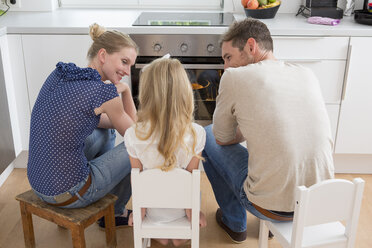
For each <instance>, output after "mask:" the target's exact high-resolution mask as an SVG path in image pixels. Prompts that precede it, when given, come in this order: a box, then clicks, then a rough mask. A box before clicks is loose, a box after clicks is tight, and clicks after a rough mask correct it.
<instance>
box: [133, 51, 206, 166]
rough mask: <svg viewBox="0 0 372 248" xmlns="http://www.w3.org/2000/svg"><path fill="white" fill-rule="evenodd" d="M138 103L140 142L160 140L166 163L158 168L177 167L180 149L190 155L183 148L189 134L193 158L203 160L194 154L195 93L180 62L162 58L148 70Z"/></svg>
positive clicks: (144, 73)
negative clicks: (178, 150) (189, 133)
mask: <svg viewBox="0 0 372 248" xmlns="http://www.w3.org/2000/svg"><path fill="white" fill-rule="evenodd" d="M139 102H140V105H139V110H138V122H137V123H136V126H135V132H136V136H137V137H138V138H139V139H141V140H148V139H149V138H150V137H151V136H152V135H153V136H152V137H153V139H154V138H156V139H159V144H158V151H159V153H160V154H161V155H162V156H163V157H164V163H163V165H160V166H159V167H160V168H161V169H162V170H163V171H168V170H171V169H172V168H174V167H175V163H176V156H175V151H176V150H177V148H178V147H180V146H182V147H184V148H186V150H187V151H188V152H190V150H189V149H188V148H187V147H186V145H185V144H184V136H185V135H186V134H187V133H188V132H191V134H192V136H193V145H192V151H191V152H192V154H193V155H194V156H196V157H198V158H199V159H202V157H200V156H199V155H197V154H195V147H196V138H197V137H196V133H195V130H194V128H193V127H192V122H193V112H194V98H193V92H192V89H191V84H190V81H189V79H188V77H187V74H186V71H185V70H184V69H183V67H182V65H181V63H180V62H179V61H178V60H176V59H168V58H160V59H156V60H154V61H153V62H152V63H151V64H150V65H149V66H147V67H146V69H145V70H144V71H143V73H142V74H141V77H140V85H139ZM144 124H145V125H144ZM144 126H146V127H148V128H146V129H145V131H144V130H143V129H142V128H141V127H144ZM152 141H153V140H152ZM152 141H151V142H152Z"/></svg>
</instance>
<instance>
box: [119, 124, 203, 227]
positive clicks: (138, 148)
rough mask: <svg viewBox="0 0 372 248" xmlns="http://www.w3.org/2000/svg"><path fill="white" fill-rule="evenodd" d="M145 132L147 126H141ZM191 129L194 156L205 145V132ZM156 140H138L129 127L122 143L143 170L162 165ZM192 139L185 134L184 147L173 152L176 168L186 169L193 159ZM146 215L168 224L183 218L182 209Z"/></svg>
mask: <svg viewBox="0 0 372 248" xmlns="http://www.w3.org/2000/svg"><path fill="white" fill-rule="evenodd" d="M142 127H143V129H144V130H147V128H148V125H143V126H142ZM192 127H193V128H194V130H195V133H196V145H195V154H199V153H200V152H202V151H203V149H204V145H205V130H204V128H203V127H202V126H200V125H198V124H196V123H193V124H192ZM158 140H159V139H158V138H156V136H155V138H154V135H152V136H151V137H150V138H149V139H148V140H140V139H139V138H138V137H137V136H136V134H135V127H134V126H132V127H130V128H129V129H128V130H127V131H126V132H125V135H124V142H125V146H126V148H127V151H128V154H129V155H130V156H131V157H132V158H136V159H139V160H140V161H141V163H142V166H143V170H147V169H155V168H158V167H159V166H161V165H162V164H163V163H164V157H163V156H162V155H161V154H160V153H159V152H158ZM193 141H194V139H193V137H192V134H191V133H186V135H185V136H184V144H185V147H182V146H180V147H178V149H177V150H176V152H175V155H176V159H177V162H176V167H179V168H182V169H186V167H187V165H188V164H189V163H190V161H191V159H192V158H193V156H194V155H193V153H192V145H193ZM146 186H147V187H151V184H149V185H144V187H146ZM146 215H147V217H148V218H150V219H151V220H153V221H157V222H170V221H173V220H176V219H179V218H182V217H184V216H185V210H184V209H154V208H151V209H147V212H146Z"/></svg>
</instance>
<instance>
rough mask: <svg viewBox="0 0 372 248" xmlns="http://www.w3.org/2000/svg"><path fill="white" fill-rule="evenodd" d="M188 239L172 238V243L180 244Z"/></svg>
mask: <svg viewBox="0 0 372 248" xmlns="http://www.w3.org/2000/svg"><path fill="white" fill-rule="evenodd" d="M188 240H189V239H172V242H173V245H174V246H176V247H177V246H180V245H183V244H184V243H186V242H187V241H188Z"/></svg>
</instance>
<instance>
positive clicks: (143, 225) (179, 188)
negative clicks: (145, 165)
mask: <svg viewBox="0 0 372 248" xmlns="http://www.w3.org/2000/svg"><path fill="white" fill-rule="evenodd" d="M131 177H132V205H133V234H134V247H135V248H140V247H141V248H142V247H146V246H148V247H149V246H150V239H151V238H159V239H191V247H192V248H198V247H199V213H200V171H199V170H193V172H192V173H190V172H188V171H186V170H183V169H179V168H175V169H173V170H171V171H168V172H163V171H161V170H160V169H152V170H145V171H142V172H140V171H139V169H138V168H134V169H132V176H131ZM141 208H182V209H192V218H191V219H192V221H191V223H190V221H188V219H187V217H184V218H183V219H180V220H177V221H174V222H169V223H166V224H159V223H152V222H151V221H150V220H149V219H148V218H147V217H145V218H144V219H143V220H142V218H141Z"/></svg>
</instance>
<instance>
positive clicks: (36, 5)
mask: <svg viewBox="0 0 372 248" xmlns="http://www.w3.org/2000/svg"><path fill="white" fill-rule="evenodd" d="M17 1H19V2H20V3H21V7H20V8H16V7H12V8H11V9H10V11H53V10H55V9H57V8H58V0H17ZM154 1H155V0H154ZM224 1H225V11H230V12H235V13H244V9H243V6H242V5H241V0H224ZM281 1H282V6H281V7H280V9H279V12H278V13H297V10H298V8H299V6H300V5H301V4H303V3H304V2H305V0H281ZM346 1H351V0H338V6H339V7H341V8H344V7H345V5H346ZM363 2H364V0H355V8H356V9H362V6H363Z"/></svg>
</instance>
